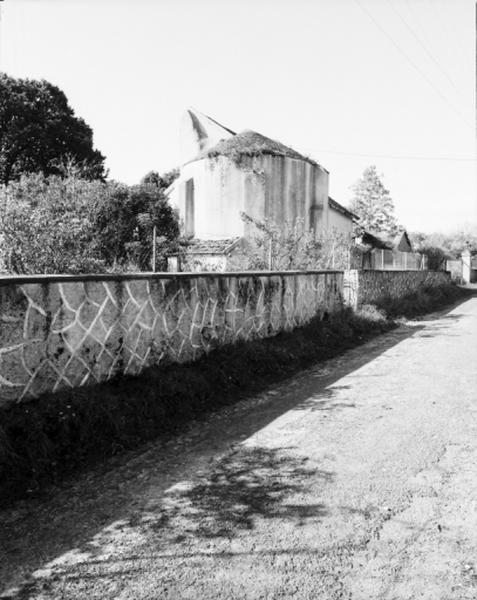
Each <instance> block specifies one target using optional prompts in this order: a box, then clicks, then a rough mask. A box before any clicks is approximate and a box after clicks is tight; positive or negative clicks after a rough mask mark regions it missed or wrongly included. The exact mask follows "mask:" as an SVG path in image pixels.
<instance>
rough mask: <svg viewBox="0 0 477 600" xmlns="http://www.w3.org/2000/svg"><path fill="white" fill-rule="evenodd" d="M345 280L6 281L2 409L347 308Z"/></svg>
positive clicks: (323, 276)
mask: <svg viewBox="0 0 477 600" xmlns="http://www.w3.org/2000/svg"><path fill="white" fill-rule="evenodd" d="M342 290H343V273H341V272H308V273H304V272H285V273H265V272H257V273H250V272H248V273H242V274H240V273H233V274H218V273H213V274H203V273H201V274H197V276H195V275H191V274H184V275H181V274H175V275H172V274H171V275H167V274H157V275H150V274H148V275H146V274H144V275H127V276H113V275H110V276H109V275H98V276H84V277H76V276H40V277H38V276H37V277H35V276H33V277H11V278H4V279H1V280H0V325H1V328H0V405H2V404H5V403H7V402H10V401H19V400H23V399H28V398H34V397H37V396H39V395H40V394H42V393H45V392H50V391H57V390H61V389H64V388H72V387H76V386H82V385H86V384H94V383H97V382H100V381H104V380H107V379H110V378H112V377H114V376H115V375H118V374H132V375H135V374H138V373H140V372H141V371H142V370H143V369H144V368H146V367H148V366H150V365H156V364H161V363H164V362H167V361H174V362H185V361H191V360H194V359H196V358H198V357H199V356H200V355H202V354H204V353H206V352H209V351H210V350H212V349H213V348H216V347H217V346H220V345H223V344H228V343H233V342H234V341H236V340H251V339H254V338H257V337H267V336H272V335H275V334H277V333H278V332H280V331H282V330H290V329H293V328H294V327H296V326H298V325H303V324H305V323H306V322H308V321H309V320H310V319H311V318H312V317H314V316H315V315H317V314H320V313H321V314H323V313H324V312H332V311H335V310H338V309H340V308H341V307H342V305H343V297H342Z"/></svg>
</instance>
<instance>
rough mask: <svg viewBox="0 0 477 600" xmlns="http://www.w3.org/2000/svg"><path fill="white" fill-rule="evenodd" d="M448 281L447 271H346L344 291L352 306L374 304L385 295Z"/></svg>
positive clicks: (399, 293) (397, 293)
mask: <svg viewBox="0 0 477 600" xmlns="http://www.w3.org/2000/svg"><path fill="white" fill-rule="evenodd" d="M448 283H450V273H448V272H447V271H371V270H370V271H356V270H352V271H347V272H346V273H345V281H344V286H345V288H344V294H345V299H346V303H347V304H349V305H350V306H353V307H355V308H356V307H358V306H361V305H363V304H375V303H376V302H379V300H381V299H384V298H386V297H391V298H402V297H403V296H406V295H408V294H412V293H414V292H416V291H418V290H419V289H422V288H427V287H434V286H436V287H437V286H440V285H445V284H448Z"/></svg>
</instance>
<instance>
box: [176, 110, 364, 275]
mask: <svg viewBox="0 0 477 600" xmlns="http://www.w3.org/2000/svg"><path fill="white" fill-rule="evenodd" d="M181 154H182V166H181V169H180V175H179V177H178V178H177V179H176V180H175V181H174V183H173V184H172V185H171V187H170V188H169V189H168V190H167V194H168V197H169V200H170V202H171V204H172V206H173V207H175V208H176V209H177V210H178V212H179V216H180V219H181V225H182V231H183V232H184V234H185V235H186V236H190V237H191V238H192V239H193V240H194V244H193V245H197V247H199V248H200V247H202V248H203V247H204V245H203V244H204V243H205V242H208V243H209V247H210V242H211V241H214V240H235V239H244V240H248V239H251V238H252V237H253V236H254V235H256V228H255V226H254V225H253V221H251V220H247V219H243V218H242V214H243V213H245V214H246V215H248V216H249V217H251V219H252V220H255V221H260V222H263V221H269V222H273V223H275V224H278V225H279V224H281V223H284V222H289V223H294V222H296V221H297V220H301V221H302V222H303V224H304V226H305V227H306V228H307V229H309V230H312V231H314V232H315V233H316V234H317V235H320V234H323V233H325V232H327V231H329V230H330V228H334V229H337V230H339V231H340V232H342V233H344V234H347V235H348V234H351V231H352V225H353V219H355V218H356V217H355V215H353V214H352V213H351V212H350V211H348V210H347V209H346V208H344V207H343V206H341V205H340V204H339V203H337V202H336V201H334V200H332V199H330V198H329V195H328V187H329V173H328V171H327V170H326V169H325V168H324V167H322V166H321V165H319V164H318V163H317V162H316V161H314V160H312V159H311V158H309V157H307V156H304V155H302V154H300V153H299V152H297V151H296V150H293V149H292V148H289V147H288V146H285V145H284V144H282V143H280V142H278V141H275V140H272V139H270V138H268V137H266V136H264V135H262V134H260V133H257V132H256V131H251V130H245V131H242V132H240V133H235V132H234V131H232V130H231V129H229V128H227V127H225V126H223V125H221V124H220V123H218V122H217V121H215V120H214V119H212V118H210V117H208V116H206V115H203V114H202V113H200V112H198V111H196V110H193V109H189V110H187V111H186V113H185V115H184V117H183V121H182V125H181ZM212 246H213V245H212ZM191 251H192V250H191ZM214 252H215V249H214ZM198 255H199V253H196V258H197V256H198ZM216 256H218V254H216ZM198 261H199V259H198V258H197V260H196V262H198ZM208 262H210V261H208ZM217 262H218V263H220V264H222V265H224V269H226V268H227V261H224V260H217Z"/></svg>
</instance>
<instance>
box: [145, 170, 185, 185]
mask: <svg viewBox="0 0 477 600" xmlns="http://www.w3.org/2000/svg"><path fill="white" fill-rule="evenodd" d="M178 177H179V169H171V170H170V171H167V172H166V173H163V174H162V175H160V174H159V173H158V172H157V171H149V173H146V175H144V177H143V178H142V179H141V184H143V185H155V186H156V187H158V188H160V189H161V190H166V189H167V188H168V187H169V186H170V185H171V184H172V183H173V182H174V181H175V180H176V179H177V178H178Z"/></svg>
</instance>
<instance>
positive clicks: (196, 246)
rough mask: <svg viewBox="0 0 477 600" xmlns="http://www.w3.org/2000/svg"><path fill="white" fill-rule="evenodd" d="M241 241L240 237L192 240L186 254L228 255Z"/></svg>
mask: <svg viewBox="0 0 477 600" xmlns="http://www.w3.org/2000/svg"><path fill="white" fill-rule="evenodd" d="M240 240H241V238H240V237H233V238H225V239H222V240H192V241H191V244H190V246H188V247H187V249H186V252H187V253H189V254H228V253H229V252H230V251H231V250H233V249H234V248H235V247H236V246H237V244H238V243H239V241H240Z"/></svg>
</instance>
